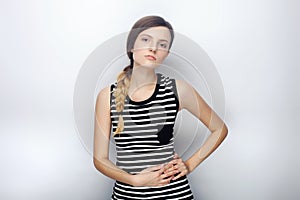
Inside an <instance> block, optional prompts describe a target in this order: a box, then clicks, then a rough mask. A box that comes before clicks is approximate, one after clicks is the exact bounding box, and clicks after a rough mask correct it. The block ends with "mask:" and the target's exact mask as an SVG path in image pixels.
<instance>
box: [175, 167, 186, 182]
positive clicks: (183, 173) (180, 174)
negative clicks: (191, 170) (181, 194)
mask: <svg viewBox="0 0 300 200" xmlns="http://www.w3.org/2000/svg"><path fill="white" fill-rule="evenodd" d="M187 172H188V170H187V169H183V170H182V171H181V173H179V174H178V175H176V176H175V177H174V178H172V180H176V179H179V178H180V177H182V176H184V175H186V174H187Z"/></svg>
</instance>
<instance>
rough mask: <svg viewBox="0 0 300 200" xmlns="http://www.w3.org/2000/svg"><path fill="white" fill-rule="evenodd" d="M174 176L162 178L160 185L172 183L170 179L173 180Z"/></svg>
mask: <svg viewBox="0 0 300 200" xmlns="http://www.w3.org/2000/svg"><path fill="white" fill-rule="evenodd" d="M172 178H173V177H170V178H166V179H162V180H160V182H159V184H158V185H160V186H162V185H167V184H169V183H170V181H171V180H172Z"/></svg>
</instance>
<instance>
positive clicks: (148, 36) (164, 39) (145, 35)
mask: <svg viewBox="0 0 300 200" xmlns="http://www.w3.org/2000/svg"><path fill="white" fill-rule="evenodd" d="M143 35H144V36H148V37H151V38H153V37H152V36H151V35H148V34H146V33H143V34H141V35H140V36H143ZM160 41H166V42H169V41H168V40H166V39H160Z"/></svg>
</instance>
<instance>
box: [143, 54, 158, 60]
mask: <svg viewBox="0 0 300 200" xmlns="http://www.w3.org/2000/svg"><path fill="white" fill-rule="evenodd" d="M145 57H146V58H147V59H149V60H156V58H155V57H154V56H152V55H145Z"/></svg>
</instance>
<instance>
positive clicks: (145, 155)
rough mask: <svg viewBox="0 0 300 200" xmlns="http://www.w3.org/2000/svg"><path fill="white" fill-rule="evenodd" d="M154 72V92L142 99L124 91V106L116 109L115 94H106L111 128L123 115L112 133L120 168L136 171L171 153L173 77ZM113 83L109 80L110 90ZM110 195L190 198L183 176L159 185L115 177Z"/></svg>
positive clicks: (162, 160)
mask: <svg viewBox="0 0 300 200" xmlns="http://www.w3.org/2000/svg"><path fill="white" fill-rule="evenodd" d="M156 74H157V83H156V87H155V90H154V93H153V94H152V95H151V96H150V97H149V98H148V99H146V100H143V101H133V100H131V99H130V98H129V96H128V95H127V97H126V99H125V105H124V109H123V111H122V112H121V113H119V112H117V111H116V106H115V97H114V96H113V95H112V93H111V95H110V110H111V111H110V116H111V122H112V130H113V132H114V131H115V130H116V128H117V124H118V116H119V114H121V115H122V116H123V119H124V130H123V131H122V132H120V134H116V135H115V136H113V138H114V141H115V145H116V152H117V159H116V160H117V161H116V165H117V166H118V167H119V168H121V169H122V170H124V171H126V172H128V173H130V174H137V173H139V172H140V171H142V170H143V169H145V168H148V167H152V166H156V165H160V164H164V163H167V162H169V161H171V160H172V159H173V156H174V153H175V151H174V137H173V132H174V124H175V119H176V116H177V113H178V108H179V100H178V98H177V97H178V95H177V90H176V84H175V79H171V78H170V77H167V76H165V75H163V74H161V73H156ZM116 86H117V83H116V82H115V83H113V84H111V87H110V89H111V92H113V91H114V89H115V88H116ZM111 199H126V200H127V199H128V200H129V199H130V200H132V199H139V200H141V199H151V200H158V199H160V200H161V199H193V194H192V191H191V188H190V185H189V182H188V179H187V177H186V176H183V177H181V178H179V179H177V180H174V181H173V180H171V182H170V183H169V184H167V185H164V186H160V187H146V186H145V187H135V186H132V185H129V184H126V183H122V182H120V181H115V184H114V187H113V193H112V196H111Z"/></svg>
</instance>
